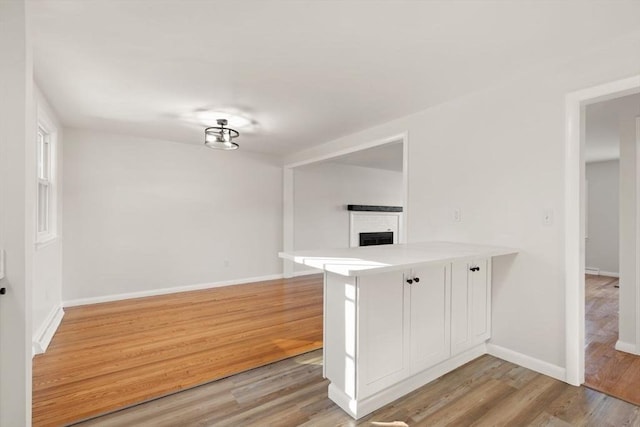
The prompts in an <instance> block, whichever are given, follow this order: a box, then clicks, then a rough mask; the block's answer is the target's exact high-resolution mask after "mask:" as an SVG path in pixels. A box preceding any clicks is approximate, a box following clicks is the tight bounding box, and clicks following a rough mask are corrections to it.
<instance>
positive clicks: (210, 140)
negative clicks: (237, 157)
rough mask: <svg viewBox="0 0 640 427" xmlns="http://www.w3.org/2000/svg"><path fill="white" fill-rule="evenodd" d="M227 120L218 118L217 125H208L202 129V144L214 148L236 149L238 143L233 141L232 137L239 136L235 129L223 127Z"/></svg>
mask: <svg viewBox="0 0 640 427" xmlns="http://www.w3.org/2000/svg"><path fill="white" fill-rule="evenodd" d="M226 125H227V121H226V120H225V119H218V126H213V127H208V128H206V129H205V130H204V145H205V146H206V147H208V148H215V149H216V150H236V149H238V147H239V146H238V144H236V143H235V142H233V139H234V138H237V137H238V136H240V134H239V133H238V131H237V130H235V129H231V128H228V127H225V126H226Z"/></svg>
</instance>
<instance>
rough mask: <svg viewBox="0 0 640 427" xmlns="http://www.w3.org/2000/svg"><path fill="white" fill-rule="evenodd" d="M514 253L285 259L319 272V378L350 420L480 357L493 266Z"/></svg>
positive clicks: (412, 248) (439, 246)
mask: <svg viewBox="0 0 640 427" xmlns="http://www.w3.org/2000/svg"><path fill="white" fill-rule="evenodd" d="M516 253H517V250H516V249H512V248H505V247H498V246H488V245H476V244H466V243H451V242H423V243H409V244H397V245H382V246H367V247H357V248H348V249H327V250H309V251H296V252H282V253H280V254H279V255H280V257H281V258H284V259H288V260H291V261H294V262H296V263H299V264H303V265H306V266H310V267H314V268H318V269H321V270H323V271H324V367H323V369H324V376H325V377H326V378H328V379H329V381H330V382H331V383H330V385H329V398H330V399H331V400H333V401H334V402H335V403H337V404H338V405H339V406H340V407H341V408H342V409H343V410H345V411H346V412H347V413H348V414H349V415H351V416H352V417H353V418H356V419H358V418H361V417H363V416H365V415H367V414H369V413H370V412H373V411H374V410H376V409H378V408H380V407H382V406H384V405H386V404H387V403H389V402H392V401H393V400H395V399H397V398H399V397H401V396H404V395H405V394H407V393H409V392H411V391H413V390H415V389H416V388H418V387H421V386H422V385H424V384H426V383H428V382H430V381H432V380H434V379H436V378H438V377H440V376H442V375H444V374H445V373H447V372H449V371H451V370H453V369H455V368H457V367H459V366H461V365H463V364H465V363H467V362H469V361H471V360H473V359H475V358H476V357H478V356H480V355H482V354H485V353H486V345H485V342H486V341H487V340H488V339H489V338H490V336H491V267H492V262H491V259H492V257H496V256H504V255H512V254H516Z"/></svg>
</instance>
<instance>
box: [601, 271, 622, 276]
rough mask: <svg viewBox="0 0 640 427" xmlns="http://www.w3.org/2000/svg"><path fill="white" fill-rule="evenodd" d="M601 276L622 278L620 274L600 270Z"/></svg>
mask: <svg viewBox="0 0 640 427" xmlns="http://www.w3.org/2000/svg"><path fill="white" fill-rule="evenodd" d="M600 275H601V276H607V277H620V273H615V272H613V271H602V270H600Z"/></svg>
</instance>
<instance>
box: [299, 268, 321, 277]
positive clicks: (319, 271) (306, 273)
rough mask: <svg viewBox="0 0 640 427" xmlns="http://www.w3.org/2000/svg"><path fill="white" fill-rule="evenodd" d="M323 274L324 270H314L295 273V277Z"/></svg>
mask: <svg viewBox="0 0 640 427" xmlns="http://www.w3.org/2000/svg"><path fill="white" fill-rule="evenodd" d="M322 273H324V272H323V271H322V270H318V269H315V268H314V269H312V270H303V271H295V272H294V273H293V277H300V276H310V275H312V274H322Z"/></svg>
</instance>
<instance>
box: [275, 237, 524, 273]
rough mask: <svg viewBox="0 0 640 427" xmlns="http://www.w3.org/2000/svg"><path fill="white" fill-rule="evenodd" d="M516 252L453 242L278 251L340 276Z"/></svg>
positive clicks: (294, 259)
mask: <svg viewBox="0 0 640 427" xmlns="http://www.w3.org/2000/svg"><path fill="white" fill-rule="evenodd" d="M517 252H518V250H517V249H514V248H507V247H502V246H489V245H478V244H470V243H454V242H420V243H403V244H397V245H381V246H365V247H359V248H345V249H316V250H308V251H295V252H280V253H279V256H280V257H281V258H284V259H288V260H290V261H294V262H296V263H298V264H303V265H306V266H309V267H313V268H318V269H320V270H324V271H327V272H331V273H336V274H340V275H342V276H362V275H367V274H378V273H384V272H388V271H395V270H404V269H407V268H412V267H415V266H418V265H424V264H433V263H443V262H450V261H463V260H469V259H475V258H488V257H493V256H499V255H509V254H515V253H517Z"/></svg>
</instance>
